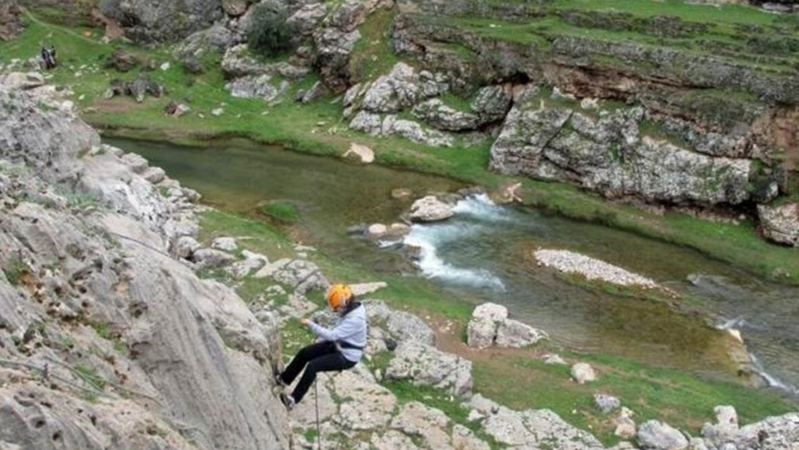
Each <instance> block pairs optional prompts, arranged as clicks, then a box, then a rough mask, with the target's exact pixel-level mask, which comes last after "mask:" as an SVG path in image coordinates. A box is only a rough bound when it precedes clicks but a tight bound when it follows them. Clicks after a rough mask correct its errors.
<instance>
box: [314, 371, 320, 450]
mask: <svg viewBox="0 0 799 450" xmlns="http://www.w3.org/2000/svg"><path fill="white" fill-rule="evenodd" d="M313 385H314V389H315V390H316V392H314V402H315V403H316V448H317V450H322V426H321V425H319V377H316V381H314V382H313Z"/></svg>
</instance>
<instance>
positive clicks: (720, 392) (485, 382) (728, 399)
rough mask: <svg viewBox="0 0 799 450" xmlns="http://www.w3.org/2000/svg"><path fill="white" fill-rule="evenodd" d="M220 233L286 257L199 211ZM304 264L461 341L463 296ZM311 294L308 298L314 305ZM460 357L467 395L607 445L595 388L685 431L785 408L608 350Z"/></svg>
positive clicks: (452, 404)
mask: <svg viewBox="0 0 799 450" xmlns="http://www.w3.org/2000/svg"><path fill="white" fill-rule="evenodd" d="M223 235H224V236H229V235H235V236H247V237H250V238H251V239H246V240H244V239H242V240H240V241H239V244H240V245H242V246H243V247H245V248H247V249H249V250H251V251H255V252H260V253H263V254H266V255H268V256H269V257H270V259H271V260H276V259H278V258H282V257H289V256H291V255H292V254H293V250H292V247H293V245H292V242H291V241H290V239H289V237H288V236H287V235H286V234H284V233H282V232H280V231H279V230H276V229H274V228H273V227H271V226H269V225H267V224H265V223H263V222H259V221H254V220H250V219H246V218H242V217H239V216H235V215H231V214H227V213H224V212H218V211H210V212H207V213H205V214H204V216H203V217H202V232H201V236H200V238H201V240H202V241H203V242H205V243H210V241H211V240H212V239H213V238H214V237H216V236H223ZM311 260H312V261H313V262H315V263H316V264H318V265H319V266H320V268H322V270H323V272H324V273H325V275H326V276H328V277H329V278H330V279H333V280H340V281H343V282H347V283H356V282H363V281H374V280H378V279H380V280H383V281H386V282H388V284H389V287H388V288H387V289H384V290H381V291H379V292H378V293H376V297H378V298H381V299H384V300H385V301H386V302H388V304H390V305H391V306H392V307H394V308H398V309H404V310H408V311H410V312H412V313H414V314H417V315H419V316H421V317H429V318H430V320H431V321H433V322H440V321H443V320H446V321H452V322H454V324H455V326H454V327H452V328H453V331H452V334H451V335H449V337H447V338H446V339H451V340H453V341H456V343H455V344H452V343H450V345H451V346H452V347H453V348H448V349H447V350H448V351H454V352H459V353H460V352H461V351H464V349H463V344H461V343H458V341H460V340H461V339H462V333H463V330H464V329H465V326H466V323H467V321H468V319H469V317H470V315H471V307H470V306H468V304H467V303H465V302H464V301H463V299H459V298H454V297H452V296H449V295H447V294H443V293H442V292H441V291H440V289H438V288H437V287H436V286H434V285H432V284H431V283H429V282H427V281H426V280H423V279H419V278H415V277H412V278H410V277H402V276H388V277H387V276H386V274H382V273H381V274H377V273H373V272H371V271H370V269H369V268H365V267H359V266H355V265H347V264H342V263H341V261H338V260H336V259H335V258H333V257H330V256H329V255H326V254H324V253H314V254H312V255H311ZM217 276H222V275H221V274H217ZM227 281H230V280H227ZM266 284H273V283H266ZM265 287H266V286H265V284H264V282H263V281H259V280H255V279H247V280H245V281H244V283H243V284H242V285H241V286H240V287H239V288H238V291H239V293H240V294H241V295H242V297H243V298H245V300H246V299H252V298H253V294H254V293H256V292H258V290H259V289H260V292H263V289H264V288H265ZM318 294H319V293H316V294H314V295H311V297H310V298H311V299H312V300H316V301H317V302H318V303H319V304H321V297H320V296H319V295H318ZM309 339H311V336H310V335H309V334H308V333H307V331H306V330H305V329H304V328H303V327H301V326H299V324H298V323H297V322H296V321H292V322H290V323H289V324H288V325H287V326H286V327H284V329H283V339H282V341H283V345H284V352H285V354H287V355H290V354H293V353H294V352H296V351H297V350H298V349H299V348H300V346H301V345H302V344H303V343H307V342H308V340H309ZM549 350H553V351H557V352H559V353H560V354H561V355H563V356H564V357H566V358H567V359H569V360H573V361H576V360H580V361H588V362H590V363H592V365H593V366H594V367H596V368H597V369H598V371H599V373H600V378H599V380H598V381H597V382H596V383H592V384H590V385H583V386H581V385H577V384H576V383H573V382H571V381H569V368H568V367H565V366H548V365H545V364H543V363H542V362H541V360H540V354H541V353H543V352H545V351H549ZM461 354H462V356H465V357H468V358H472V360H473V364H474V369H473V376H474V383H475V384H474V390H475V392H478V393H481V394H483V395H485V396H486V397H488V398H491V399H494V400H496V401H499V402H500V403H502V404H504V405H507V406H509V407H511V408H514V409H528V408H548V409H551V410H553V411H555V412H556V413H558V414H559V415H560V416H561V417H563V418H564V419H565V420H566V421H568V422H569V423H572V424H574V425H575V426H578V427H581V428H583V429H587V430H591V431H592V432H594V433H595V434H596V435H597V436H598V437H600V438H601V439H602V440H603V441H604V442H606V443H612V442H615V441H616V438H615V437H614V436H613V427H612V425H611V424H610V423H609V421H608V420H607V417H604V416H603V415H602V414H601V413H600V412H599V411H598V410H597V409H596V408H595V407H594V406H593V394H594V393H598V392H601V393H606V394H611V395H616V396H618V397H619V398H620V399H621V400H622V403H623V404H624V405H627V406H628V407H630V408H631V409H633V410H634V411H636V413H637V417H636V420H637V421H638V422H639V423H640V422H641V421H643V420H647V419H651V418H660V419H663V420H666V421H667V422H669V423H670V424H672V425H674V426H678V427H681V428H684V429H686V430H690V431H691V432H694V433H696V432H698V431H699V429H700V428H701V426H702V424H703V423H704V422H706V421H711V420H712V419H713V408H714V407H715V406H717V405H722V404H724V405H727V404H729V405H734V406H735V407H736V408H737V410H738V412H739V414H740V416H741V420H742V422H743V423H749V422H753V421H757V420H759V419H762V418H763V417H766V416H769V415H776V414H781V413H785V412H788V411H791V410H794V409H795V408H793V407H792V406H791V405H790V404H789V403H787V402H786V401H784V400H782V399H781V398H779V397H778V396H777V395H775V394H774V393H772V392H768V391H763V390H755V389H751V388H747V387H745V386H742V385H737V384H732V383H727V382H719V381H717V380H711V379H704V378H702V377H697V376H695V375H693V374H686V373H683V372H680V371H676V370H671V369H661V368H653V367H648V366H644V365H641V364H638V363H635V362H632V361H629V360H624V359H619V358H614V357H609V356H599V355H588V354H579V355H578V354H574V353H572V352H568V351H566V350H565V349H554V348H553V349H549V348H538V349H529V350H520V351H508V352H497V353H491V354H485V353H479V352H478V353H473V352H472V353H469V352H468V351H465V353H461ZM390 358H391V354H388V353H387V354H383V355H378V357H376V358H375V359H374V360H373V361H371V362H370V363H369V364H370V365H371V366H372V367H373V368H381V369H383V371H384V372H385V370H384V369H385V367H386V366H387V364H388V361H389V360H390ZM384 384H385V386H386V387H388V388H389V389H390V390H391V391H392V392H394V393H395V394H396V395H397V396H398V398H399V399H400V401H401V402H406V401H413V400H417V401H421V402H423V403H426V404H429V405H430V406H433V407H436V408H439V409H441V410H443V411H445V412H446V413H447V415H448V416H449V417H450V418H452V419H453V420H454V421H455V422H457V423H462V424H463V425H465V426H467V427H470V428H473V427H474V424H470V423H468V421H466V415H468V410H464V409H463V408H461V407H460V406H459V404H458V402H456V401H454V400H453V399H452V398H451V397H450V396H449V395H446V394H444V393H442V392H439V391H437V390H435V389H430V388H418V387H414V386H412V385H411V384H410V383H407V382H391V381H386V382H385V383H384ZM573 411H577V412H576V413H573Z"/></svg>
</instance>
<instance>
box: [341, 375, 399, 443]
mask: <svg viewBox="0 0 799 450" xmlns="http://www.w3.org/2000/svg"><path fill="white" fill-rule="evenodd" d="M332 381H333V392H334V393H335V395H336V396H337V397H338V398H350V399H357V401H348V402H345V403H344V404H342V405H341V407H340V409H339V413H338V414H337V415H336V416H335V417H334V418H333V420H334V421H335V422H336V423H337V424H338V425H339V426H341V427H343V428H344V429H346V430H353V431H358V430H373V429H376V428H381V427H384V426H386V425H387V424H388V423H389V421H390V420H391V415H392V411H393V410H394V407H395V406H396V404H397V399H396V397H394V395H393V394H392V393H391V392H390V391H389V390H388V389H386V388H384V387H382V386H380V385H379V384H377V383H375V382H374V380H369V379H367V378H365V377H363V376H361V375H359V374H358V373H357V372H355V371H352V370H349V371H344V372H341V373H340V374H338V375H336V376H334V377H333V380H332Z"/></svg>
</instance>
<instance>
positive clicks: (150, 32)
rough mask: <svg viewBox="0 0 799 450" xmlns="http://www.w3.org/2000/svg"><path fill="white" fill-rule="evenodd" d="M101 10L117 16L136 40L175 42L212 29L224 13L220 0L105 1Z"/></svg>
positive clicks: (126, 33) (128, 34) (146, 42)
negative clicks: (200, 31) (210, 27)
mask: <svg viewBox="0 0 799 450" xmlns="http://www.w3.org/2000/svg"><path fill="white" fill-rule="evenodd" d="M100 9H101V11H102V12H103V14H105V15H106V16H108V17H111V18H114V19H116V20H117V21H118V22H119V23H120V24H122V25H123V27H124V29H125V35H126V36H127V37H128V38H130V39H133V40H134V41H136V42H139V43H144V44H154V43H159V42H175V41H178V40H180V39H183V38H185V37H186V36H188V35H189V34H191V33H193V32H195V31H199V30H203V29H205V28H208V27H209V26H210V25H211V24H212V23H214V22H215V21H217V20H219V19H221V18H222V16H223V11H222V3H221V1H220V0H183V1H169V2H153V1H152V0H103V1H102V2H101V3H100Z"/></svg>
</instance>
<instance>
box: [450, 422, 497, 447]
mask: <svg viewBox="0 0 799 450" xmlns="http://www.w3.org/2000/svg"><path fill="white" fill-rule="evenodd" d="M452 447H453V448H454V449H455V450H490V449H491V446H489V445H488V443H486V442H485V441H482V440H480V439H479V438H478V437H477V436H475V435H474V432H473V431H472V430H470V429H468V428H466V427H464V426H463V425H461V424H455V426H453V427H452Z"/></svg>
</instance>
